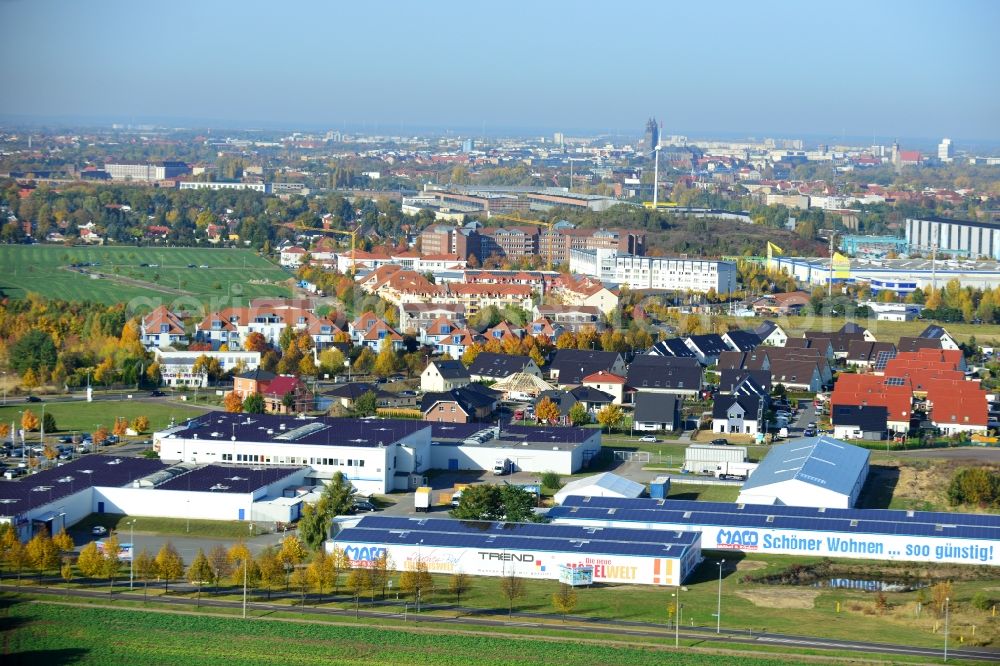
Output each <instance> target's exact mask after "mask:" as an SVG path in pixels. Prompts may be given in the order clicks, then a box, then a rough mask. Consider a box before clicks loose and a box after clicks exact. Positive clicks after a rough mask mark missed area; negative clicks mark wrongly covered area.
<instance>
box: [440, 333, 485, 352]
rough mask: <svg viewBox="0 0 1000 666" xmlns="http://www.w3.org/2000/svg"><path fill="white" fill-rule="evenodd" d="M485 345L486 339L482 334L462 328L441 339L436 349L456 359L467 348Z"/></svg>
mask: <svg viewBox="0 0 1000 666" xmlns="http://www.w3.org/2000/svg"><path fill="white" fill-rule="evenodd" d="M485 343H486V338H485V337H483V336H482V334H480V333H478V332H476V331H473V330H470V329H468V328H462V329H459V330H456V331H452V332H451V335H448V336H446V337H444V338H442V339H441V341H440V342H439V343H438V346H437V348H438V349H439V350H440V352H441V353H442V354H448V356H451V357H452V358H455V359H458V358H461V357H462V354H464V353H465V352H466V350H467V349H468V348H469V347H471V346H473V345H477V344H485Z"/></svg>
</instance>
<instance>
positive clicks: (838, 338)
mask: <svg viewBox="0 0 1000 666" xmlns="http://www.w3.org/2000/svg"><path fill="white" fill-rule="evenodd" d="M803 337H806V338H809V339H810V340H812V339H817V338H818V339H824V338H826V339H828V340H830V344H831V345H832V346H833V351H835V352H840V353H846V352H847V348H848V346H850V344H851V341H852V340H864V339H865V334H864V333H830V332H827V331H806V332H805V334H804V336H803Z"/></svg>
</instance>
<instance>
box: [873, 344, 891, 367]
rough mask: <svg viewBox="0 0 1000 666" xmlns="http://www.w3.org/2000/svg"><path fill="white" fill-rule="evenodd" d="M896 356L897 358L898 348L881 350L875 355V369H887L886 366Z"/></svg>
mask: <svg viewBox="0 0 1000 666" xmlns="http://www.w3.org/2000/svg"><path fill="white" fill-rule="evenodd" d="M894 358H896V350H895V349H887V350H883V351H880V352H879V353H878V354H877V355H876V356H875V365H874V369H875V370H885V366H886V365H887V364H888V363H889V361H890V360H892V359H894Z"/></svg>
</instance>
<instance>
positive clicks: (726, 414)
mask: <svg viewBox="0 0 1000 666" xmlns="http://www.w3.org/2000/svg"><path fill="white" fill-rule="evenodd" d="M764 407H765V401H764V399H763V398H761V397H760V396H757V395H720V396H717V397H716V399H715V404H714V405H713V406H712V432H718V433H726V434H740V435H756V434H757V433H758V432H760V431H761V430H762V428H763V425H764V423H763V421H764Z"/></svg>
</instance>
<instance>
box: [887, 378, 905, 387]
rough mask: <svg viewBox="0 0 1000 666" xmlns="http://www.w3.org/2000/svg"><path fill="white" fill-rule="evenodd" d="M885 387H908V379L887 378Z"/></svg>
mask: <svg viewBox="0 0 1000 666" xmlns="http://www.w3.org/2000/svg"><path fill="white" fill-rule="evenodd" d="M885 385H886V386H905V385H906V379H905V378H903V377H886V378H885Z"/></svg>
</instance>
